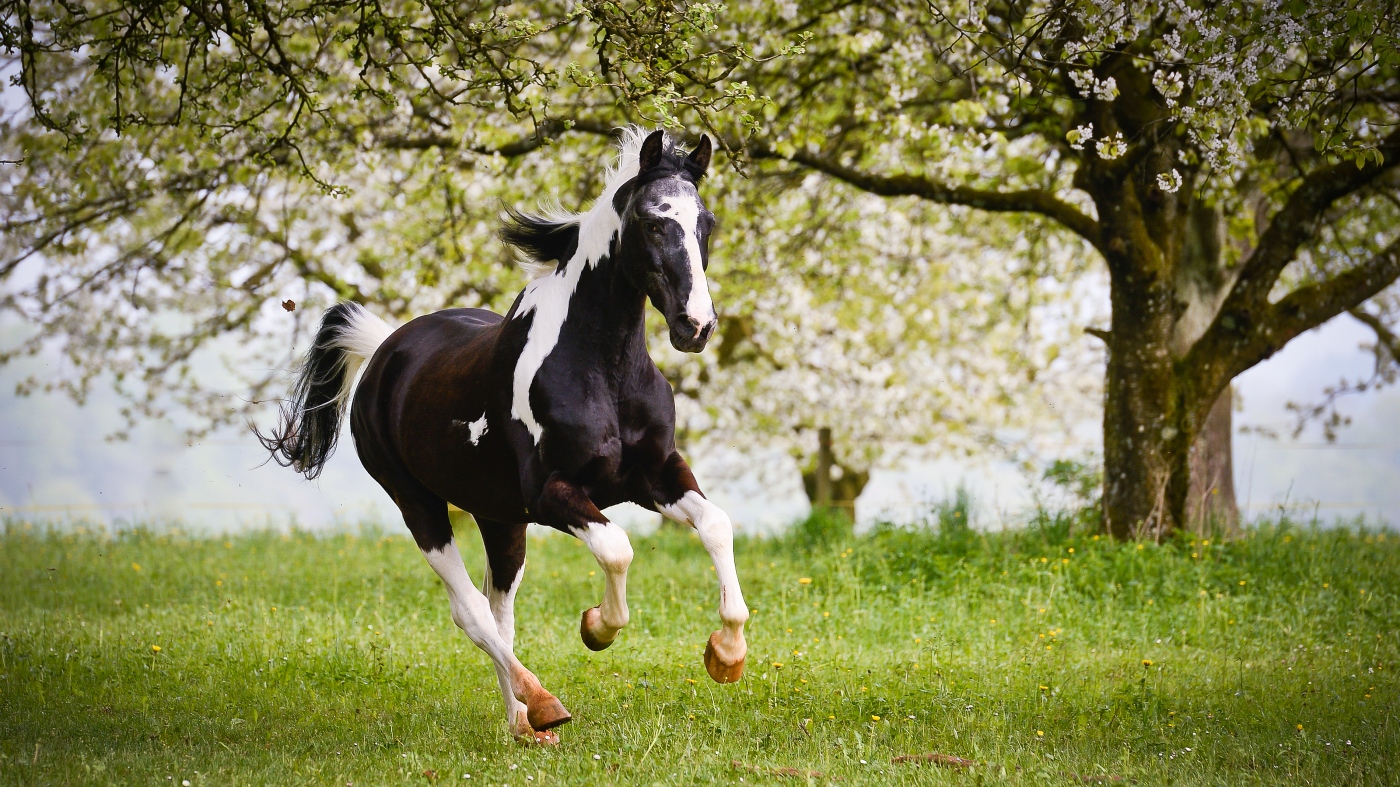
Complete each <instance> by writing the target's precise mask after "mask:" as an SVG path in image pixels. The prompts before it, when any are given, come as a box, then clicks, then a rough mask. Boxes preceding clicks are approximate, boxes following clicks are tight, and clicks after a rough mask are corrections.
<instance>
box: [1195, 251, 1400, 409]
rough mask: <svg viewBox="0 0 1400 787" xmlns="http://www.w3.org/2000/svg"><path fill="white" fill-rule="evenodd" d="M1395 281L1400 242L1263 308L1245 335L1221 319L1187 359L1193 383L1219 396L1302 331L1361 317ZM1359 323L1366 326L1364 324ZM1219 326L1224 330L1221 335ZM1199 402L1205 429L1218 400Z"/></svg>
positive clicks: (1399, 267)
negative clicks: (1345, 316) (1358, 314)
mask: <svg viewBox="0 0 1400 787" xmlns="http://www.w3.org/2000/svg"><path fill="white" fill-rule="evenodd" d="M1396 279H1400V240H1396V241H1394V242H1392V243H1391V244H1390V245H1389V246H1387V247H1385V248H1384V249H1383V250H1381V251H1380V252H1379V253H1377V254H1376V255H1375V256H1373V257H1371V258H1370V259H1369V260H1367V261H1365V262H1363V263H1361V264H1360V265H1357V266H1355V267H1352V268H1349V269H1348V270H1346V271H1344V272H1342V273H1340V274H1338V275H1336V276H1334V277H1332V278H1330V279H1327V280H1326V281H1321V282H1318V283H1316V284H1311V285H1308V286H1306V287H1300V288H1298V289H1296V290H1294V291H1293V292H1291V293H1289V294H1288V295H1287V296H1285V297H1284V298H1283V299H1282V300H1280V301H1279V302H1278V303H1275V304H1271V305H1267V306H1265V307H1264V308H1263V309H1262V310H1260V311H1259V319H1257V320H1256V321H1254V323H1253V324H1251V325H1250V326H1249V330H1248V331H1247V332H1240V331H1238V330H1237V326H1233V325H1230V324H1229V323H1228V322H1226V323H1222V322H1221V318H1219V317H1217V319H1216V325H1214V326H1212V327H1211V330H1210V331H1208V332H1207V333H1206V335H1205V336H1204V337H1202V338H1201V340H1200V341H1199V342H1197V343H1196V345H1195V346H1194V347H1192V348H1191V352H1190V353H1188V354H1187V356H1186V358H1185V359H1184V363H1185V364H1187V365H1188V366H1189V367H1194V373H1193V374H1192V376H1191V377H1190V379H1192V380H1194V381H1195V382H1196V385H1197V386H1198V388H1199V390H1200V391H1201V392H1203V393H1205V394H1209V393H1211V392H1218V390H1219V389H1220V388H1223V387H1224V385H1225V383H1227V382H1229V381H1230V380H1232V379H1234V378H1235V376H1236V375H1238V374H1240V373H1241V372H1243V371H1245V370H1246V369H1249V368H1250V367H1252V366H1254V365H1255V364H1257V363H1259V362H1260V361H1263V360H1265V359H1266V358H1269V357H1270V356H1272V355H1273V354H1274V353H1275V352H1278V350H1280V349H1282V348H1283V346H1284V345H1285V344H1287V343H1288V342H1290V341H1292V340H1293V339H1294V337H1296V336H1297V335H1298V334H1300V333H1302V332H1303V331H1306V330H1308V329H1310V328H1315V327H1317V326H1319V325H1321V324H1323V323H1324V322H1327V321H1328V320H1330V319H1332V318H1333V317H1336V316H1337V315H1338V314H1341V313H1342V312H1344V311H1348V310H1353V314H1355V313H1356V312H1357V311H1360V310H1359V309H1356V308H1355V307H1357V306H1358V305H1360V304H1361V303H1363V302H1365V301H1366V300H1367V299H1368V298H1370V297H1372V296H1374V295H1375V294H1377V293H1379V292H1380V291H1381V290H1384V289H1385V288H1386V287H1389V286H1390V285H1391V284H1393V283H1394V282H1395V281H1396ZM1362 314H1365V312H1362ZM1366 316H1367V317H1370V315H1366ZM1358 319H1361V320H1362V322H1367V320H1366V319H1364V318H1360V317H1358ZM1368 324H1369V323H1368ZM1218 326H1223V327H1222V329H1221V330H1217V329H1216V328H1217V327H1218ZM1382 327H1383V328H1384V326H1382ZM1377 335H1378V336H1379V335H1380V333H1379V332H1378V333H1377ZM1392 338H1393V334H1392ZM1199 399H1200V401H1198V402H1197V408H1198V410H1199V413H1198V416H1199V418H1198V423H1203V422H1204V420H1203V419H1204V418H1205V416H1206V413H1207V412H1208V411H1209V410H1210V406H1211V404H1212V403H1213V402H1214V397H1213V396H1210V395H1206V396H1201V397H1199Z"/></svg>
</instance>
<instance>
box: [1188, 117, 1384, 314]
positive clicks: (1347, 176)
mask: <svg viewBox="0 0 1400 787" xmlns="http://www.w3.org/2000/svg"><path fill="white" fill-rule="evenodd" d="M1377 150H1379V151H1380V153H1381V155H1382V156H1383V157H1384V158H1383V161H1382V162H1381V163H1380V164H1376V163H1375V162H1367V163H1366V165H1365V166H1362V167H1357V166H1356V164H1354V163H1352V162H1346V161H1343V162H1341V163H1339V164H1331V165H1328V166H1323V167H1319V168H1317V169H1315V170H1313V171H1312V172H1310V173H1308V174H1307V175H1306V176H1305V177H1304V178H1303V182H1302V184H1301V185H1299V186H1298V189H1297V190H1296V191H1294V192H1293V194H1292V195H1291V196H1290V197H1289V198H1288V202H1286V203H1285V204H1284V206H1283V207H1282V208H1281V209H1279V211H1278V212H1277V213H1275V214H1274V217H1273V219H1272V220H1270V222H1269V227H1268V229H1266V230H1264V233H1263V234H1262V235H1260V236H1259V243H1258V245H1256V246H1255V247H1254V251H1253V253H1251V254H1250V255H1249V258H1248V259H1246V260H1245V261H1244V263H1243V264H1242V265H1241V268H1240V275H1239V278H1238V279H1237V280H1236V283H1235V287H1234V289H1233V290H1232V291H1231V292H1230V295H1229V296H1228V297H1227V298H1226V299H1225V303H1224V304H1222V306H1221V309H1220V314H1221V316H1224V315H1226V314H1231V313H1237V314H1236V319H1238V318H1239V317H1240V316H1245V317H1247V316H1248V312H1249V311H1251V310H1254V309H1258V308H1260V307H1262V306H1263V305H1264V304H1265V303H1267V299H1268V297H1269V292H1270V291H1271V290H1272V289H1273V287H1274V282H1276V281H1277V280H1278V277H1279V274H1281V273H1282V272H1283V269H1284V268H1285V267H1287V265H1288V263H1290V262H1292V261H1293V259H1294V258H1295V257H1296V256H1297V255H1298V249H1299V248H1301V247H1302V246H1303V244H1305V243H1308V242H1309V241H1311V240H1312V239H1313V238H1314V237H1316V235H1317V231H1318V227H1319V223H1320V220H1321V218H1322V216H1323V214H1325V213H1326V212H1327V210H1328V209H1329V208H1331V207H1332V204H1333V203H1334V202H1336V201H1337V200H1339V199H1341V198H1342V197H1345V196H1346V195H1348V194H1352V193H1354V192H1356V191H1358V190H1359V189H1361V188H1363V187H1365V186H1366V185H1368V184H1370V183H1371V182H1372V181H1374V180H1375V179H1376V178H1378V177H1380V176H1381V175H1383V174H1384V173H1386V172H1388V171H1389V170H1390V169H1391V168H1392V167H1395V166H1396V165H1397V164H1400V131H1396V132H1394V133H1392V134H1391V135H1390V136H1388V137H1386V138H1385V140H1384V141H1383V142H1381V144H1380V145H1378V146H1377ZM1219 322H1220V321H1219V319H1217V320H1216V324H1217V325H1218V324H1219ZM1214 329H1215V326H1212V330H1214Z"/></svg>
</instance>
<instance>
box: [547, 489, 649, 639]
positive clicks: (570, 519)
mask: <svg viewBox="0 0 1400 787" xmlns="http://www.w3.org/2000/svg"><path fill="white" fill-rule="evenodd" d="M536 508H537V510H538V515H539V518H540V524H543V525H548V526H550V527H554V528H557V529H562V530H566V532H569V533H573V534H574V535H575V536H577V537H578V539H579V540H580V541H582V542H583V543H584V544H585V545H586V546H587V547H588V549H589V551H590V552H592V553H593V559H594V560H596V561H598V567H599V568H601V569H603V574H604V576H605V578H606V585H605V587H604V590H603V601H602V603H600V604H599V605H598V606H596V607H591V608H589V609H586V610H584V611H583V620H581V621H580V622H579V636H580V637H581V638H582V639H583V644H584V645H586V646H588V649H589V650H603V649H604V648H606V647H607V646H609V645H611V644H612V643H613V640H615V639H617V633H618V632H619V631H621V630H622V627H623V626H626V625H627V620H628V613H627V568H628V566H630V565H632V542H631V541H630V540H629V539H628V538H627V531H625V530H623V529H622V528H621V527H618V526H617V525H615V524H613V523H612V522H609V521H608V518H607V517H605V516H603V512H602V511H599V510H598V506H596V505H594V504H593V501H592V500H590V499H589V497H588V494H587V493H586V492H584V490H583V488H582V487H580V486H579V485H577V484H575V483H573V482H572V481H569V480H567V479H565V478H564V477H563V476H561V475H560V474H559V473H555V474H553V475H552V476H550V479H549V481H547V482H545V485H544V491H543V492H542V493H541V495H540V502H539V505H538V506H537V507H536Z"/></svg>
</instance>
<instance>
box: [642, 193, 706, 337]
mask: <svg viewBox="0 0 1400 787" xmlns="http://www.w3.org/2000/svg"><path fill="white" fill-rule="evenodd" d="M675 184H676V185H675V188H673V189H672V190H671V191H670V193H668V194H666V195H664V199H665V203H663V204H667V205H669V209H668V210H664V211H663V210H654V211H652V213H653V215H656V216H658V217H662V218H668V219H671V220H673V221H675V222H676V223H677V224H679V225H681V233H682V235H683V236H684V238H685V254H686V257H687V258H688V259H689V260H690V295H689V297H687V298H686V303H685V314H686V316H687V317H689V318H690V319H692V320H694V321H695V335H696V336H699V335H700V331H701V330H702V329H703V328H704V326H706V325H709V324H710V321H711V320H713V319H714V316H715V306H714V302H713V301H711V300H710V287H709V284H708V282H706V281H705V266H704V265H703V259H702V257H701V256H700V228H699V224H700V195H699V193H697V192H696V191H695V187H694V186H692V185H690V183H688V182H686V181H682V180H677V181H675Z"/></svg>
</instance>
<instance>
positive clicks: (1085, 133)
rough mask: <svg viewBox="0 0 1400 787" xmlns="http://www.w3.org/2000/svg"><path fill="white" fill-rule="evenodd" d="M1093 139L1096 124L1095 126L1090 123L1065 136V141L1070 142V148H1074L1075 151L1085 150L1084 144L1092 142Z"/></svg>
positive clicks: (1072, 130)
mask: <svg viewBox="0 0 1400 787" xmlns="http://www.w3.org/2000/svg"><path fill="white" fill-rule="evenodd" d="M1093 138H1094V124H1093V123H1090V124H1088V125H1085V126H1080V127H1078V128H1075V129H1071V130H1070V132H1069V133H1068V134H1066V135H1065V139H1066V140H1067V141H1068V142H1069V146H1070V147H1072V148H1074V149H1075V150H1083V149H1084V143H1085V142H1088V141H1090V140H1092V139H1093Z"/></svg>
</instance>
